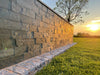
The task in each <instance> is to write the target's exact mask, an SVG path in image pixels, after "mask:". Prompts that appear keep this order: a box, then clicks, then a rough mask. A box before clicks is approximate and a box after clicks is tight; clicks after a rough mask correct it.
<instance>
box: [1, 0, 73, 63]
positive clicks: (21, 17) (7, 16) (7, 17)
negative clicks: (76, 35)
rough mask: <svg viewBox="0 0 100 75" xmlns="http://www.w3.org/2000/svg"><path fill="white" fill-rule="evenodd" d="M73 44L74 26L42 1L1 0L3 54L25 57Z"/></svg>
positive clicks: (3, 55) (2, 55)
mask: <svg viewBox="0 0 100 75" xmlns="http://www.w3.org/2000/svg"><path fill="white" fill-rule="evenodd" d="M72 43H73V26H72V25H71V24H69V23H68V22H67V21H65V20H64V19H63V18H61V17H60V16H59V15H58V14H56V13H55V12H54V11H52V10H51V9H50V8H48V7H47V6H46V5H44V4H43V3H41V2H39V1H38V0H0V51H1V52H0V57H6V56H11V55H14V56H17V55H19V56H23V60H24V59H28V58H31V57H33V56H37V55H41V54H43V53H46V52H50V51H52V50H54V49H57V48H60V47H62V46H65V45H69V44H72ZM5 52H7V55H5ZM57 53H58V54H59V52H57ZM50 57H51V56H50ZM46 58H49V56H47V57H46ZM9 60H10V59H9ZM0 61H2V60H0ZM6 64H7V63H6Z"/></svg>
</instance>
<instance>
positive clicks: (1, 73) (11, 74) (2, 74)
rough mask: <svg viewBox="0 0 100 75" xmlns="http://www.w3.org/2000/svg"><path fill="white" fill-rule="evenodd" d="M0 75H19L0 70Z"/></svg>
mask: <svg viewBox="0 0 100 75" xmlns="http://www.w3.org/2000/svg"><path fill="white" fill-rule="evenodd" d="M0 75H19V74H18V73H14V72H13V71H10V70H0Z"/></svg>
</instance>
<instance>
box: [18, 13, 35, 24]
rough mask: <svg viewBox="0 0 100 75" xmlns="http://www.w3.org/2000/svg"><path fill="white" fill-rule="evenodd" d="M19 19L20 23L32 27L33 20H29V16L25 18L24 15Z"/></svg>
mask: <svg viewBox="0 0 100 75" xmlns="http://www.w3.org/2000/svg"><path fill="white" fill-rule="evenodd" d="M20 18H21V22H22V23H26V24H30V25H33V21H34V19H33V18H31V17H29V16H25V15H21V16H20Z"/></svg>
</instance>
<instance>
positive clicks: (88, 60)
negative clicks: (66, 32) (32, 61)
mask: <svg viewBox="0 0 100 75" xmlns="http://www.w3.org/2000/svg"><path fill="white" fill-rule="evenodd" d="M74 42H77V44H76V45H75V46H73V47H71V48H70V49H68V50H67V51H66V52H64V53H63V54H60V55H59V56H56V57H55V58H54V59H53V60H52V61H51V63H50V64H48V65H47V66H46V67H44V68H43V69H42V70H41V71H39V72H37V74H36V75H100V38H74Z"/></svg>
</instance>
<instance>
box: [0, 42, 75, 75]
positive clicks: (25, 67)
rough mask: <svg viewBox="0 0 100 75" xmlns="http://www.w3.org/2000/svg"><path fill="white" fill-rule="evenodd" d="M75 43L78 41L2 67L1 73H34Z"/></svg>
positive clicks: (15, 74)
mask: <svg viewBox="0 0 100 75" xmlns="http://www.w3.org/2000/svg"><path fill="white" fill-rule="evenodd" d="M75 44H76V43H73V44H70V45H67V46H63V47H60V48H58V49H55V50H52V51H50V52H48V53H45V54H42V55H39V56H36V57H33V58H30V59H28V60H25V61H23V62H20V63H18V64H16V65H13V66H10V67H7V68H5V69H2V70H0V75H34V74H35V73H36V72H37V71H39V70H40V69H42V68H43V66H45V65H46V64H48V63H49V62H50V61H51V60H52V58H53V57H55V56H57V55H59V54H61V53H63V52H64V51H66V50H67V49H69V48H70V47H72V46H73V45H75Z"/></svg>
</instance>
